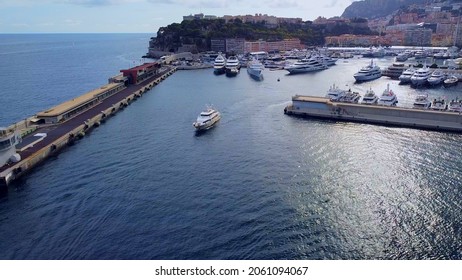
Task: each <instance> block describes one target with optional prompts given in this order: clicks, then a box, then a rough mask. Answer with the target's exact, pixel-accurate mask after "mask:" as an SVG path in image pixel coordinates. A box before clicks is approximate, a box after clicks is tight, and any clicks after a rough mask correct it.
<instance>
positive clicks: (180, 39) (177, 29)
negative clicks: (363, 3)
mask: <svg viewBox="0 0 462 280" xmlns="http://www.w3.org/2000/svg"><path fill="white" fill-rule="evenodd" d="M344 33H351V34H371V33H372V32H371V30H370V29H369V28H368V27H367V21H366V20H365V19H354V20H351V24H347V23H339V24H337V25H335V26H323V25H314V24H312V23H311V22H303V23H301V24H289V23H283V24H279V26H278V27H276V28H274V27H272V28H269V27H267V26H266V24H265V22H260V23H249V22H247V23H244V22H242V21H241V20H239V19H235V20H231V21H229V22H225V20H223V19H215V20H209V19H206V20H199V19H196V20H190V21H187V20H184V21H183V22H181V23H172V24H170V25H168V26H166V27H161V28H159V31H158V32H157V36H156V37H155V38H153V39H152V40H151V42H150V47H151V48H153V49H155V50H159V51H170V52H176V51H177V50H178V49H179V48H180V47H182V46H185V45H194V46H195V48H196V49H197V51H199V52H201V51H207V50H210V44H211V39H214V38H216V39H218V38H243V39H245V40H248V41H254V40H260V39H261V40H265V41H276V40H283V39H288V38H298V39H300V40H301V42H302V43H303V44H306V45H323V44H324V36H329V35H339V34H344Z"/></svg>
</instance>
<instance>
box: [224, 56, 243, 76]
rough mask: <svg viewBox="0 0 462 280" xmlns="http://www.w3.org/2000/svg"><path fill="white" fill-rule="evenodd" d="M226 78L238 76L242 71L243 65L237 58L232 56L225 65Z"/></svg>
mask: <svg viewBox="0 0 462 280" xmlns="http://www.w3.org/2000/svg"><path fill="white" fill-rule="evenodd" d="M225 68H226V76H236V75H237V74H238V73H239V70H240V69H241V64H240V62H239V59H238V58H237V57H236V56H230V57H228V59H227V60H226V64H225Z"/></svg>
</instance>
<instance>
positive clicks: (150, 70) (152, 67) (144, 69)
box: [120, 62, 161, 84]
mask: <svg viewBox="0 0 462 280" xmlns="http://www.w3.org/2000/svg"><path fill="white" fill-rule="evenodd" d="M160 67H161V65H160V63H158V62H151V63H144V64H143V65H139V66H136V67H133V68H130V69H126V70H120V72H122V74H123V76H124V77H127V78H128V83H129V84H138V83H140V82H142V81H144V80H146V79H147V78H150V77H152V76H154V75H155V74H157V71H158V70H159V69H160Z"/></svg>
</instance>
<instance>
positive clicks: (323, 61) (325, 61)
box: [312, 55, 337, 66]
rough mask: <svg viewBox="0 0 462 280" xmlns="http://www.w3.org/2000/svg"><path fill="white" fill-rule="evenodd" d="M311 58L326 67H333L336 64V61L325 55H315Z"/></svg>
mask: <svg viewBox="0 0 462 280" xmlns="http://www.w3.org/2000/svg"><path fill="white" fill-rule="evenodd" d="M312 58H314V59H316V60H317V61H319V62H320V63H321V64H325V65H327V66H333V65H335V63H336V62H337V59H335V58H332V57H329V56H326V55H315V56H312Z"/></svg>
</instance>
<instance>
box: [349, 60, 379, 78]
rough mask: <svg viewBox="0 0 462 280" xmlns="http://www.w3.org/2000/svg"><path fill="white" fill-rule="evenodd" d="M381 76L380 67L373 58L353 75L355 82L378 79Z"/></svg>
mask: <svg viewBox="0 0 462 280" xmlns="http://www.w3.org/2000/svg"><path fill="white" fill-rule="evenodd" d="M381 76H382V71H381V70H380V67H378V66H377V65H375V64H374V62H373V60H371V63H370V64H368V65H367V66H364V67H362V68H361V69H360V70H359V71H358V72H357V73H355V74H354V75H353V77H354V78H355V80H356V81H357V82H366V81H371V80H375V79H378V78H380V77H381Z"/></svg>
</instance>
